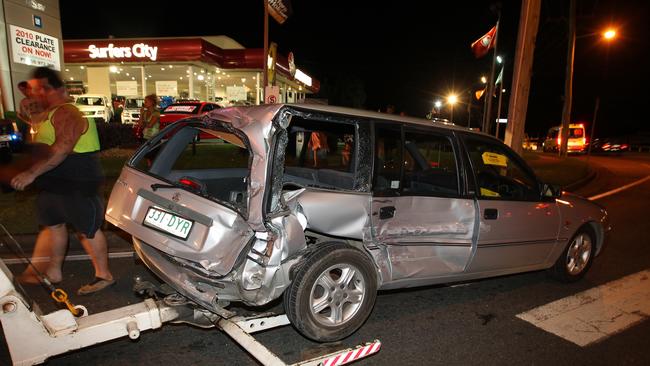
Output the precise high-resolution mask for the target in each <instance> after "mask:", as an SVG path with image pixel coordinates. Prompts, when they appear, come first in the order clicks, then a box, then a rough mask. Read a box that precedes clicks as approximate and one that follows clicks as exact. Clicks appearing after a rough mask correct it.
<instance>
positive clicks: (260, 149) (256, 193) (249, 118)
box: [204, 104, 282, 231]
mask: <svg viewBox="0 0 650 366" xmlns="http://www.w3.org/2000/svg"><path fill="white" fill-rule="evenodd" d="M281 108H282V105H275V104H274V105H263V106H255V107H250V108H241V107H240V108H223V109H216V110H213V111H212V112H210V113H209V114H208V115H207V116H206V117H205V119H204V120H205V121H206V122H208V123H209V122H210V120H216V121H218V122H226V123H230V124H231V125H232V126H233V127H235V128H236V129H239V130H240V131H242V132H244V133H245V134H246V135H247V137H248V142H249V144H250V149H251V157H252V161H251V175H250V182H249V202H248V223H249V224H250V225H251V227H252V228H253V230H255V231H266V227H265V226H264V219H263V212H264V207H263V202H264V187H265V185H266V179H267V174H268V171H267V168H266V167H267V164H268V156H269V154H268V153H269V150H270V144H269V141H270V138H271V136H272V134H273V131H274V126H273V123H272V122H273V118H274V117H275V115H276V114H277V113H278V111H279V110H280V109H281Z"/></svg>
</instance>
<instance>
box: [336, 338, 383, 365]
mask: <svg viewBox="0 0 650 366" xmlns="http://www.w3.org/2000/svg"><path fill="white" fill-rule="evenodd" d="M380 348H381V342H380V341H378V340H376V341H374V342H373V343H371V344H368V345H366V346H362V347H358V348H356V349H353V350H350V351H347V352H341V353H339V354H337V355H336V356H334V357H333V358H328V359H326V360H324V361H323V365H324V366H340V365H345V364H348V363H350V362H354V361H356V360H359V359H361V358H364V357H367V356H370V355H372V354H374V353H377V352H379V349H380Z"/></svg>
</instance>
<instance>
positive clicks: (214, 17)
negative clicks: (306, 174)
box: [60, 0, 650, 137]
mask: <svg viewBox="0 0 650 366" xmlns="http://www.w3.org/2000/svg"><path fill="white" fill-rule="evenodd" d="M88 4H89V3H88V2H86V1H84V2H81V1H73V0H65V1H61V2H60V7H61V17H62V26H63V38H64V39H84V38H108V37H109V36H113V37H116V38H126V37H131V38H146V37H178V36H208V35H226V36H229V37H231V38H233V39H235V40H236V41H238V42H239V43H241V44H242V45H243V46H244V47H247V48H262V46H263V45H262V43H263V7H262V1H261V0H254V1H253V0H246V1H228V2H226V1H210V2H207V1H190V0H185V1H180V2H164V3H153V2H136V1H117V0H113V1H110V2H104V3H102V7H101V8H99V9H89V8H88ZM153 4H156V5H153ZM495 4H497V3H496V2H494V1H451V2H445V3H443V2H438V1H409V0H402V1H337V0H329V1H318V0H292V6H293V15H292V16H291V17H290V18H289V19H288V20H287V21H286V22H285V23H284V24H283V25H279V24H277V23H276V22H275V21H274V20H273V19H270V20H269V24H270V40H271V41H274V42H276V43H278V47H279V51H280V52H281V53H283V54H285V55H286V54H287V53H288V52H290V51H292V52H293V53H294V55H295V59H296V64H297V65H298V67H299V68H301V69H303V70H305V71H306V72H307V73H309V74H311V75H313V76H315V77H316V78H317V79H319V80H320V81H321V84H322V90H323V94H328V93H330V94H331V95H330V100H332V99H334V98H332V95H333V94H334V92H333V90H340V89H341V87H342V86H343V87H344V88H350V89H354V90H356V92H355V95H356V96H358V95H359V94H361V95H364V91H365V98H361V100H362V102H363V107H364V108H367V109H373V110H380V109H381V110H384V109H385V107H386V105H388V104H393V105H395V106H396V109H397V111H398V112H399V111H403V112H405V113H406V114H409V115H413V116H424V115H425V114H426V113H427V112H428V111H429V110H430V109H431V108H432V105H433V101H434V100H435V99H438V98H442V97H444V96H445V95H447V94H448V93H449V92H451V91H455V92H457V93H458V94H459V95H460V96H461V99H462V101H463V102H465V103H466V102H467V98H468V97H469V94H470V92H471V91H474V90H476V89H477V88H478V86H479V85H480V84H479V83H480V82H479V78H480V76H481V75H486V74H487V73H488V72H489V65H490V62H491V55H492V53H490V54H488V56H486V57H484V58H482V59H478V60H477V59H475V58H474V56H473V55H472V53H471V51H470V48H469V45H470V44H471V43H472V42H473V41H474V40H476V39H478V38H479V37H480V36H482V35H483V34H485V33H486V32H487V31H488V30H489V29H490V28H491V27H492V26H493V25H494V24H495V23H496V21H497V11H496V8H499V7H500V9H501V23H500V24H501V27H500V34H499V41H498V42H499V44H498V48H499V51H498V53H499V54H500V55H503V56H504V57H505V60H506V63H505V65H506V66H505V67H506V68H505V73H504V79H505V81H504V87H505V88H506V89H507V90H509V89H510V82H511V78H510V76H511V75H512V59H513V58H514V54H515V45H516V39H517V29H518V21H519V12H520V6H521V5H520V2H519V1H501V2H500V3H499V4H500V6H499V5H495ZM145 5H147V6H145ZM649 8H650V7H649V6H648V4H647V2H645V1H615V0H608V1H598V0H578V18H577V25H578V26H577V34H578V36H581V37H580V38H579V39H578V40H577V43H576V56H575V79H574V107H573V121H584V122H586V123H587V124H588V125H589V124H590V121H591V119H592V115H593V109H594V103H595V99H596V97H597V96H600V97H601V106H600V111H599V113H598V126H597V130H596V135H597V136H601V137H602V136H621V135H630V134H638V133H643V132H645V133H647V134H648V135H650V121H649V118H648V117H647V116H648V113H647V112H646V111H645V109H646V108H645V106H646V105H648V97H649V96H650V95H649V94H650V93H648V88H650V80H649V79H650V78H649V77H648V75H649V74H650V73H649V72H648V65H650V59H649V58H650V57H649V55H648V50H649V49H650V47H649V46H650V44H649V41H648V36H649V34H648V33H649V32H648V29H650V27H649V26H648V23H649V21H650V16H649V15H650V14H649ZM568 9H569V1H563V0H543V1H542V14H541V18H540V26H539V32H538V37H537V44H536V49H535V61H534V66H533V79H532V84H531V92H530V100H529V109H528V116H527V122H526V131H527V132H528V133H529V134H530V135H531V136H542V135H543V134H545V131H546V130H547V129H548V128H549V127H551V126H554V125H559V123H560V119H561V114H562V100H563V94H564V74H565V65H566V49H567V30H568V25H567V24H568V23H567V14H568V12H569V10H568ZM96 12H102V13H103V14H102V15H101V16H99V14H97V13H96ZM610 24H612V25H616V26H617V27H618V32H619V37H618V38H617V40H616V41H615V42H614V43H611V44H604V43H603V41H601V40H600V38H599V37H598V36H597V35H591V36H589V34H593V33H595V32H598V31H599V30H600V29H602V28H604V27H605V26H607V25H610ZM359 90H361V93H360V92H359ZM508 95H509V94H508V93H506V97H507V96H508ZM323 96H328V95H323ZM481 102H482V101H481ZM478 103H479V102H477V101H476V100H474V101H473V104H474V105H475V106H477V105H478ZM339 104H349V103H346V102H345V101H342V102H339ZM504 105H505V106H507V99H506V100H505V101H504ZM495 109H496V107H495ZM466 111H467V107H466V104H465V105H461V106H457V107H456V109H455V112H454V120H455V122H456V123H459V124H464V123H465V122H466V120H467V112H466ZM503 114H504V115H505V112H504V113H503ZM472 118H473V119H475V121H474V124H473V125H475V124H476V125H477V123H478V121H476V116H473V117H472Z"/></svg>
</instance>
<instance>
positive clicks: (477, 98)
mask: <svg viewBox="0 0 650 366" xmlns="http://www.w3.org/2000/svg"><path fill="white" fill-rule="evenodd" d="M485 89H487V87H485V88H483V89H481V90H477V91H475V92H474V96H475V97H476V100H479V99H481V97H482V96H483V94H484V93H485Z"/></svg>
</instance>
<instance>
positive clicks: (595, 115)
mask: <svg viewBox="0 0 650 366" xmlns="http://www.w3.org/2000/svg"><path fill="white" fill-rule="evenodd" d="M599 107H600V96H597V97H596V105H595V106H594V119H593V121H591V132H590V133H589V147H587V159H589V156H591V145H593V144H594V131H595V130H596V117H597V116H598V108H599Z"/></svg>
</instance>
